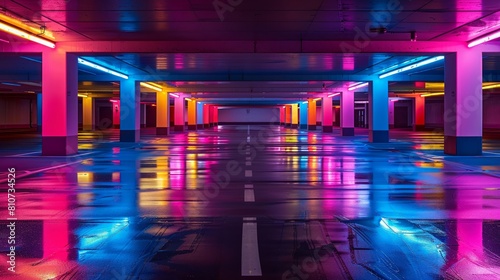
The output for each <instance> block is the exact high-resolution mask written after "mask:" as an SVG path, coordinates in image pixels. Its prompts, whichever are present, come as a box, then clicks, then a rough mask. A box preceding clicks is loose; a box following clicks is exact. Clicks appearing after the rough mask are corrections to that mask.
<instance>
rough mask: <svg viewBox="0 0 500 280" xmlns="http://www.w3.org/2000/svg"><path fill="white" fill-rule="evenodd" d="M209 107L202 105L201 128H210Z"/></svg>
mask: <svg viewBox="0 0 500 280" xmlns="http://www.w3.org/2000/svg"><path fill="white" fill-rule="evenodd" d="M209 111H210V106H209V105H207V104H204V105H203V127H205V128H209V127H210V112H209Z"/></svg>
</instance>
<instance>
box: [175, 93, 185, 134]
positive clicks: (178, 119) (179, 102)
mask: <svg viewBox="0 0 500 280" xmlns="http://www.w3.org/2000/svg"><path fill="white" fill-rule="evenodd" d="M174 114H175V118H174V130H175V131H184V128H185V125H186V116H185V114H186V103H185V101H184V97H183V96H182V95H181V96H179V97H177V98H175V110H174Z"/></svg>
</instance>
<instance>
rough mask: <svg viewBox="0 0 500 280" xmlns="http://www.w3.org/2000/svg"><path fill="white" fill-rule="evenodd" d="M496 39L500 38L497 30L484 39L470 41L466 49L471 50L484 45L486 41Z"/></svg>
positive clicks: (499, 32)
mask: <svg viewBox="0 0 500 280" xmlns="http://www.w3.org/2000/svg"><path fill="white" fill-rule="evenodd" d="M497 38H500V30H497V31H495V32H493V33H490V34H488V35H486V36H484V37H480V38H478V39H475V40H472V41H471V42H470V43H469V44H468V45H467V47H469V48H472V47H475V46H477V45H480V44H482V43H486V42H488V41H491V40H495V39H497Z"/></svg>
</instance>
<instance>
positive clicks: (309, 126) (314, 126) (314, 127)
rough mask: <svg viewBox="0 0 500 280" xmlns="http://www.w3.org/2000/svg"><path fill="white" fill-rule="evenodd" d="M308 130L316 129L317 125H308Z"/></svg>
mask: <svg viewBox="0 0 500 280" xmlns="http://www.w3.org/2000/svg"><path fill="white" fill-rule="evenodd" d="M307 130H316V125H311V124H310V125H308V126H307Z"/></svg>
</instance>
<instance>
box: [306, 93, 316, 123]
mask: <svg viewBox="0 0 500 280" xmlns="http://www.w3.org/2000/svg"><path fill="white" fill-rule="evenodd" d="M316 121H317V120H316V100H314V99H309V100H307V129H308V130H316Z"/></svg>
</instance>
